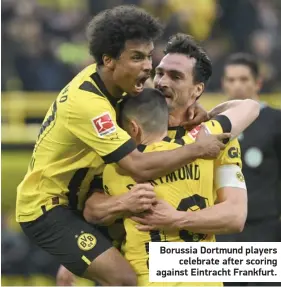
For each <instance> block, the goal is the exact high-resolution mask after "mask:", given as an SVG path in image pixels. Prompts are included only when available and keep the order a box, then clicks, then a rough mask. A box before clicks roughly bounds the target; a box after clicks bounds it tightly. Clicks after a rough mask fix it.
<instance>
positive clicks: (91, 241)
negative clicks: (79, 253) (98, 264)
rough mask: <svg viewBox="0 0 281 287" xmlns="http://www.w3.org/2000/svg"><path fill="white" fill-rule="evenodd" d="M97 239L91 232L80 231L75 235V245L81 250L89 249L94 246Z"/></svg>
mask: <svg viewBox="0 0 281 287" xmlns="http://www.w3.org/2000/svg"><path fill="white" fill-rule="evenodd" d="M96 244H97V239H96V237H95V236H94V235H92V234H91V233H82V234H81V235H79V236H77V245H78V247H79V248H80V249H81V250H83V251H89V250H91V249H93V248H94V247H95V245H96Z"/></svg>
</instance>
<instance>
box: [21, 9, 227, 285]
mask: <svg viewBox="0 0 281 287" xmlns="http://www.w3.org/2000/svg"><path fill="white" fill-rule="evenodd" d="M88 32H89V47H90V53H91V55H92V56H93V57H94V60H95V62H96V64H93V65H90V66H88V67H87V68H85V69H84V70H83V71H82V72H80V73H79V74H78V75H77V76H76V77H74V79H73V80H72V81H71V82H70V83H69V84H68V85H67V86H66V87H65V88H64V89H63V90H62V91H61V92H60V94H59V95H58V97H57V99H56V100H55V101H54V103H53V104H52V106H51V107H50V109H49V111H48V112H47V115H46V117H45V120H44V123H43V124H42V126H41V129H40V133H39V135H38V139H37V142H36V144H35V148H34V151H33V155H32V158H31V161H30V164H29V167H28V171H27V173H26V175H25V177H24V179H23V181H22V182H21V183H20V185H19V186H18V190H17V203H16V219H17V221H18V222H19V223H20V225H21V227H22V229H23V231H24V233H25V234H26V235H27V236H28V237H29V238H30V240H32V241H33V242H34V243H35V244H37V245H38V246H39V247H41V248H42V249H44V250H45V251H47V252H48V253H49V254H51V255H53V256H55V257H56V258H57V260H58V262H60V263H61V264H62V265H64V266H65V267H66V268H67V269H68V270H70V271H71V272H73V273H74V274H76V275H79V276H83V277H85V278H88V279H90V280H97V281H99V282H100V283H101V284H102V285H134V284H135V274H134V272H133V270H132V269H131V267H130V265H129V264H128V263H127V262H126V260H124V259H123V257H122V256H121V254H120V253H119V252H118V251H117V249H115V248H114V247H112V244H111V242H109V241H108V240H107V239H106V238H104V236H103V235H102V234H100V232H99V231H98V230H97V229H96V228H95V227H94V226H92V225H90V224H88V223H87V222H86V221H85V220H84V219H83V216H82V214H81V212H79V211H78V210H79V209H80V210H81V209H82V208H83V205H84V201H85V199H86V194H87V192H88V190H89V189H90V187H92V186H95V185H96V184H97V183H96V181H95V178H96V177H97V176H98V175H100V174H101V173H102V172H103V168H104V164H105V163H113V162H115V163H117V164H118V165H119V166H120V167H122V169H124V170H125V171H127V172H128V173H129V174H130V175H131V176H134V178H136V179H137V180H139V181H145V180H147V179H149V178H156V177H158V176H160V175H163V174H166V173H168V172H171V171H172V170H175V169H176V168H179V167H181V166H183V165H184V164H186V163H188V162H191V161H193V160H194V159H196V158H212V157H215V156H217V154H218V153H219V151H220V149H221V148H223V147H224V145H223V144H222V143H221V142H220V139H223V138H226V137H227V136H225V135H220V136H218V137H215V136H214V137H211V136H210V137H208V138H207V139H205V140H204V141H201V142H200V141H199V142H196V143H194V144H191V145H189V146H184V147H181V148H178V149H176V150H173V151H163V152H162V153H160V152H155V153H151V154H149V155H147V154H143V153H141V152H139V151H138V150H137V149H136V148H135V144H134V142H133V140H132V139H131V138H130V136H129V135H128V134H127V133H126V132H125V131H124V130H122V129H121V128H120V127H119V126H118V124H117V122H116V112H115V109H114V108H115V106H116V103H117V102H118V100H119V99H120V98H121V97H122V95H123V93H124V92H127V93H130V94H131V95H136V94H137V93H139V92H141V91H142V89H143V84H144V82H145V80H146V79H147V78H148V77H149V74H150V70H151V53H152V50H153V39H154V38H156V37H157V36H158V35H159V34H160V33H161V27H160V25H159V23H158V22H157V21H156V20H155V19H154V18H153V17H152V16H150V15H149V14H147V13H146V12H145V11H143V10H140V9H137V8H135V7H130V6H129V7H128V6H122V7H116V8H113V9H111V10H106V11H104V12H102V13H101V14H99V15H97V16H96V17H94V19H93V20H92V22H91V24H90V26H89V31H88ZM163 158H165V165H163ZM135 189H136V191H137V194H141V195H142V196H143V197H144V198H150V197H149V195H150V194H151V193H152V187H151V186H150V185H140V186H136V187H135ZM134 194H135V193H134ZM134 194H133V196H134ZM118 208H119V206H116V209H118ZM108 274H110V276H108Z"/></svg>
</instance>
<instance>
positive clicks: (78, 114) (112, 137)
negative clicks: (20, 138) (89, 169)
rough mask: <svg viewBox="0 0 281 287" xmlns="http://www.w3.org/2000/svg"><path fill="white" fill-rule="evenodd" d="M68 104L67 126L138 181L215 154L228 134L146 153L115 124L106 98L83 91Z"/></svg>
mask: <svg viewBox="0 0 281 287" xmlns="http://www.w3.org/2000/svg"><path fill="white" fill-rule="evenodd" d="M78 96H79V97H78ZM78 99H79V100H78ZM70 101H71V99H70ZM69 105H70V107H69V117H68V119H67V120H66V127H67V128H68V130H69V131H70V132H71V133H72V134H74V135H75V136H76V137H77V138H79V139H80V140H81V141H82V142H83V143H85V144H86V145H88V146H89V147H91V148H92V149H93V150H94V151H95V152H96V153H98V154H99V155H100V157H101V158H102V159H103V160H104V162H105V163H118V165H119V166H120V167H121V168H122V169H124V170H125V171H127V173H128V174H129V175H131V176H132V177H134V178H135V179H136V180H137V181H139V182H143V181H146V180H148V179H153V178H157V177H159V176H162V175H164V174H167V173H169V172H172V171H173V170H176V169H177V168H180V167H181V166H183V165H185V164H186V163H189V162H192V161H193V160H195V159H197V158H215V157H216V156H217V155H218V154H219V151H220V150H221V149H223V148H224V145H223V144H222V143H221V141H220V140H221V139H223V138H225V137H229V135H217V136H210V137H207V138H205V140H204V141H197V142H196V143H194V144H191V145H188V146H184V147H181V148H178V149H176V150H172V151H163V152H153V153H149V154H146V153H141V152H139V151H138V150H137V149H136V146H135V144H134V142H133V140H132V139H131V138H130V137H129V135H128V134H127V133H126V132H125V131H124V130H122V129H121V128H120V127H119V126H118V125H117V122H116V115H115V111H114V110H113V108H112V107H111V105H110V104H109V102H108V101H107V100H106V99H104V98H102V97H99V96H91V94H90V93H87V92H83V91H82V92H81V95H77V97H76V100H73V103H72V102H70V104H69ZM163 159H165V165H163Z"/></svg>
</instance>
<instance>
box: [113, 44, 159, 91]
mask: <svg viewBox="0 0 281 287" xmlns="http://www.w3.org/2000/svg"><path fill="white" fill-rule="evenodd" d="M153 49H154V46H153V43H152V42H143V41H133V40H130V41H127V42H126V44H125V49H124V51H123V52H122V53H121V55H120V57H119V58H118V59H117V60H116V65H115V69H114V72H113V79H114V82H115V83H116V85H117V86H119V87H120V88H121V89H122V90H123V91H124V92H127V93H130V94H133V95H136V94H138V93H140V92H141V91H142V90H143V89H144V83H145V81H146V80H147V79H148V78H149V76H150V72H151V70H152V51H153Z"/></svg>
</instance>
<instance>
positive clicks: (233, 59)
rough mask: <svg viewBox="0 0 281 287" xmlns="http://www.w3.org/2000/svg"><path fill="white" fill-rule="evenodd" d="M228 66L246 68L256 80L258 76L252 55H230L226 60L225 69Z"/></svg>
mask: <svg viewBox="0 0 281 287" xmlns="http://www.w3.org/2000/svg"><path fill="white" fill-rule="evenodd" d="M230 65H243V66H246V67H248V68H249V69H250V71H251V73H252V75H253V77H254V78H255V79H256V78H258V76H259V74H260V71H259V64H258V60H257V58H256V57H255V56H254V55H251V54H247V53H235V54H232V55H231V56H230V57H229V58H228V59H227V60H226V63H225V67H227V66H230Z"/></svg>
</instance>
